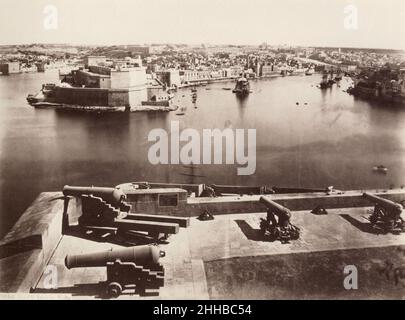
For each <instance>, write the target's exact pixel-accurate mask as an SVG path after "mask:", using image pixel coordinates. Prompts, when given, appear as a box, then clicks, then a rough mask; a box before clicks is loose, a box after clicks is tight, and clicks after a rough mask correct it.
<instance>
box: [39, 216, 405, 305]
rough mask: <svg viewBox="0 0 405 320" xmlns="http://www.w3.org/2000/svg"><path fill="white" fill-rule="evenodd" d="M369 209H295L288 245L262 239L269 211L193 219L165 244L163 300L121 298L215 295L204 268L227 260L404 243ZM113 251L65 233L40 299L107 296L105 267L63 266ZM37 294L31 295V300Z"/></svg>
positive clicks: (43, 279) (42, 284)
mask: <svg viewBox="0 0 405 320" xmlns="http://www.w3.org/2000/svg"><path fill="white" fill-rule="evenodd" d="M370 209H371V208H348V209H334V210H328V211H329V214H328V215H323V216H317V215H313V214H311V213H310V212H309V211H295V212H293V217H292V222H293V223H294V224H295V225H297V226H298V227H299V228H300V229H301V231H302V232H301V237H300V239H299V240H297V241H293V242H291V243H290V244H281V243H280V242H265V241H262V240H260V238H259V237H258V228H259V221H260V217H265V213H253V214H231V215H219V216H216V217H215V220H212V221H199V220H197V219H196V218H191V222H190V226H189V227H188V228H186V229H184V228H181V229H180V232H179V233H178V234H176V235H172V236H171V237H170V238H169V243H168V244H163V245H161V249H163V250H165V251H166V257H164V258H162V259H161V262H162V264H163V265H164V267H165V271H166V273H165V286H164V287H163V288H161V289H160V294H159V296H158V297H146V298H145V297H139V296H138V295H135V294H131V293H128V294H124V295H122V296H121V297H120V298H119V299H128V298H129V299H203V298H210V297H216V296H215V294H213V293H212V292H211V290H210V289H209V288H208V285H207V279H206V272H205V265H206V263H207V262H210V261H216V260H221V259H225V258H233V257H246V259H249V258H247V257H252V256H254V257H257V256H263V257H265V256H275V255H284V254H292V253H306V252H308V253H309V252H326V251H329V250H345V249H361V248H373V247H387V248H388V247H390V246H402V245H405V234H401V235H392V234H387V235H381V234H375V233H373V232H372V230H370V229H369V227H368V221H367V220H366V219H365V217H366V216H367V215H368V212H367V211H368V210H370ZM114 247H119V246H118V245H116V244H112V243H109V242H96V241H91V240H87V239H83V238H78V237H74V236H68V235H64V236H63V237H62V239H61V241H60V243H59V244H58V246H57V248H56V250H55V252H54V253H53V255H52V257H51V259H50V261H49V264H48V265H53V266H56V268H57V271H58V280H59V281H58V289H46V288H45V286H46V281H47V275H48V274H47V273H44V274H43V275H42V277H41V279H40V281H39V282H38V285H37V287H36V289H35V293H36V294H38V297H41V298H47V297H49V298H50V299H54V298H56V297H58V296H57V295H55V294H58V295H60V297H63V298H73V299H76V298H79V299H82V298H85V299H88V298H103V296H102V295H101V296H100V293H102V291H103V290H102V286H101V285H100V284H99V282H100V281H104V280H105V279H106V271H105V268H81V269H71V270H68V269H66V268H65V266H64V258H65V256H66V255H67V254H81V253H90V252H96V251H100V250H107V249H110V248H114ZM404 250H405V248H404ZM359 252H361V251H359ZM404 252H405V251H404ZM404 262H405V261H404ZM314 263H315V264H316V261H315V262H314ZM346 263H347V261H346ZM325 281H327V279H325ZM35 293H34V294H31V298H34V296H35ZM50 293H52V294H50ZM403 297H405V293H404V295H403ZM252 298H254V296H252ZM303 298H305V297H303Z"/></svg>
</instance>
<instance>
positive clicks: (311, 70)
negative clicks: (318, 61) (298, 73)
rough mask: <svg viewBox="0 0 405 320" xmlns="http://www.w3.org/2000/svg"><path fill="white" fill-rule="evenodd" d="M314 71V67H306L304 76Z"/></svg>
mask: <svg viewBox="0 0 405 320" xmlns="http://www.w3.org/2000/svg"><path fill="white" fill-rule="evenodd" d="M314 72H315V69H314V68H308V69H307V71H305V75H306V76H312V75H313V74H314Z"/></svg>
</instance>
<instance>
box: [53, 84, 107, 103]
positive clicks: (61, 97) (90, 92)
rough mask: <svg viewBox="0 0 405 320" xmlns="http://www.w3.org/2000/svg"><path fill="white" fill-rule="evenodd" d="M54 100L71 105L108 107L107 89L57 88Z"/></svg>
mask: <svg viewBox="0 0 405 320" xmlns="http://www.w3.org/2000/svg"><path fill="white" fill-rule="evenodd" d="M55 100H56V102H57V103H66V104H73V105H82V106H108V89H97V88H94V89H93V88H61V87H57V88H56V92H55Z"/></svg>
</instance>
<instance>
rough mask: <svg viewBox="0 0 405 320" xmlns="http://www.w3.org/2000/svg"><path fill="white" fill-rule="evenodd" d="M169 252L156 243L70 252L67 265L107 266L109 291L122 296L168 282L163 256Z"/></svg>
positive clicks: (152, 288)
mask: <svg viewBox="0 0 405 320" xmlns="http://www.w3.org/2000/svg"><path fill="white" fill-rule="evenodd" d="M164 256H165V252H164V251H161V250H159V248H158V247H156V246H139V247H130V248H126V249H118V250H109V251H104V252H96V253H90V254H81V255H67V256H66V257H65V266H66V268H68V269H72V268H91V267H104V266H105V267H107V281H106V293H107V295H108V296H109V297H118V296H119V295H120V294H121V293H122V292H123V291H124V290H125V289H130V288H135V290H136V292H138V293H139V294H140V295H145V294H146V291H148V292H150V291H156V290H158V289H159V288H160V287H162V286H163V285H164V268H163V266H162V265H161V264H160V263H159V259H160V258H161V257H164Z"/></svg>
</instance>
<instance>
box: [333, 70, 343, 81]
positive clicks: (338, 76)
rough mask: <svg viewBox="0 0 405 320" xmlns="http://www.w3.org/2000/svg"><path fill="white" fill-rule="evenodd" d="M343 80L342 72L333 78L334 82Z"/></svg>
mask: <svg viewBox="0 0 405 320" xmlns="http://www.w3.org/2000/svg"><path fill="white" fill-rule="evenodd" d="M342 78H343V74H342V72H338V73H337V74H336V76H335V81H340V80H342Z"/></svg>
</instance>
